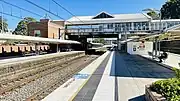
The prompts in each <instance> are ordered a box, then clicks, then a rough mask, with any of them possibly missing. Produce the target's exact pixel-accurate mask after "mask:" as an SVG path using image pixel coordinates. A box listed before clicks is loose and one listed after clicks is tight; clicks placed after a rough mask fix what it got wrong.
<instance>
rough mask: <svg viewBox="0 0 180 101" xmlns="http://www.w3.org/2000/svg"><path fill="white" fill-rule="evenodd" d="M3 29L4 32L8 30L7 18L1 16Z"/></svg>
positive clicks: (0, 27) (0, 22) (0, 20)
mask: <svg viewBox="0 0 180 101" xmlns="http://www.w3.org/2000/svg"><path fill="white" fill-rule="evenodd" d="M3 30H4V32H7V31H8V23H7V19H4V18H3ZM0 31H2V17H1V16H0Z"/></svg>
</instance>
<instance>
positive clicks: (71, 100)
mask: <svg viewBox="0 0 180 101" xmlns="http://www.w3.org/2000/svg"><path fill="white" fill-rule="evenodd" d="M94 71H95V70H94ZM91 76H92V75H90V76H89V77H88V79H87V80H86V81H85V82H83V84H82V85H81V86H80V87H79V88H78V90H77V91H76V92H75V93H74V94H73V95H72V96H71V97H70V99H69V100H68V101H73V99H74V98H75V97H76V95H77V94H78V93H79V91H80V90H81V89H82V88H83V87H84V85H85V84H86V83H87V82H88V80H89V79H90V77H91Z"/></svg>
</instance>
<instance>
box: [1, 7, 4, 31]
mask: <svg viewBox="0 0 180 101" xmlns="http://www.w3.org/2000/svg"><path fill="white" fill-rule="evenodd" d="M1 11H2V12H1V33H3V32H4V24H3V23H4V21H3V19H4V18H3V12H4V11H3V4H2V5H1Z"/></svg>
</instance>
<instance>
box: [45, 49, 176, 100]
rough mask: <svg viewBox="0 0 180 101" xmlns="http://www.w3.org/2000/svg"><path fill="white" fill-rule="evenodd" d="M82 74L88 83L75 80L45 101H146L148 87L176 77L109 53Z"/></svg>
mask: <svg viewBox="0 0 180 101" xmlns="http://www.w3.org/2000/svg"><path fill="white" fill-rule="evenodd" d="M108 58H109V59H108ZM102 62H103V63H102ZM94 71H95V72H94ZM80 74H89V75H90V76H89V79H87V78H86V79H76V78H75V79H74V81H72V82H71V83H68V86H67V87H64V86H61V87H59V88H58V89H57V90H55V91H54V92H52V93H51V94H50V95H49V96H47V97H46V98H45V99H44V100H43V101H52V100H53V101H73V100H74V101H145V100H144V94H145V85H147V84H151V83H152V82H154V81H156V80H159V79H166V78H171V77H173V76H174V74H173V72H172V71H171V70H169V69H167V68H164V67H163V66H160V65H158V64H157V63H154V62H151V61H149V60H147V59H145V58H142V57H140V56H136V55H128V54H123V53H118V52H106V53H105V54H104V55H102V56H101V57H99V58H98V59H97V60H96V61H94V62H93V63H92V64H90V65H89V66H87V67H86V68H85V69H83V70H82V71H81V72H80ZM66 84H67V83H66Z"/></svg>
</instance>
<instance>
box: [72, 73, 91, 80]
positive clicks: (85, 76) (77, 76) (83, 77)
mask: <svg viewBox="0 0 180 101" xmlns="http://www.w3.org/2000/svg"><path fill="white" fill-rule="evenodd" d="M88 77H89V74H80V73H78V74H76V75H74V76H73V78H75V79H87V78H88Z"/></svg>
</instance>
